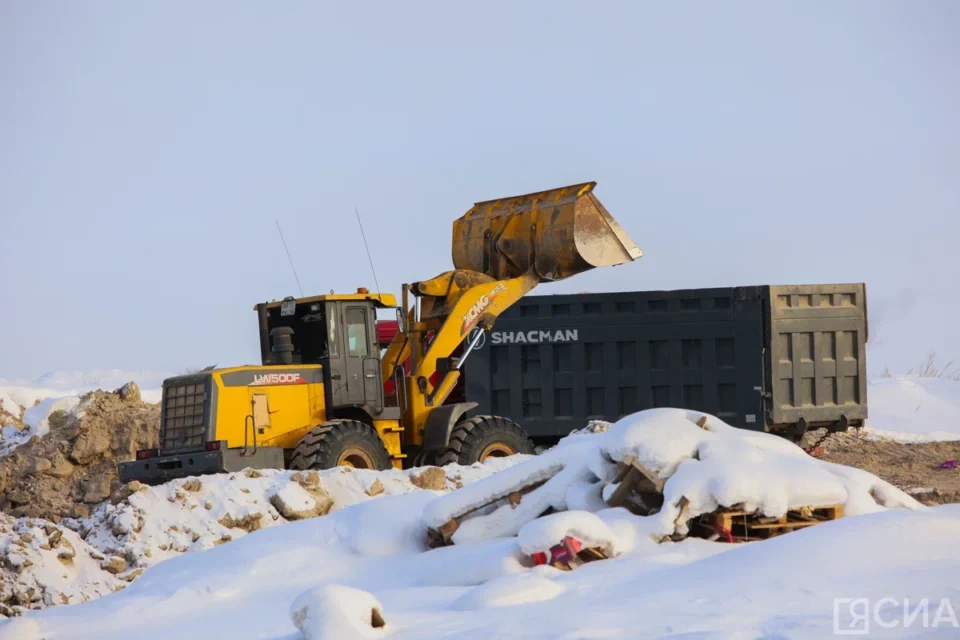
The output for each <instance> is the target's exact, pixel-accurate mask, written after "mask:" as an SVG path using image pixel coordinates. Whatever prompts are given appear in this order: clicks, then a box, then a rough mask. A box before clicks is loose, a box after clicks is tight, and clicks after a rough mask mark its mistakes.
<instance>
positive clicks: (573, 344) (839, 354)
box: [384, 283, 869, 445]
mask: <svg viewBox="0 0 960 640" xmlns="http://www.w3.org/2000/svg"><path fill="white" fill-rule="evenodd" d="M386 332H387V327H384V333H385V334H386ZM868 334H869V332H868V323H867V287H866V285H865V284H864V283H827V284H802V285H798V284H794V285H756V286H738V287H716V288H709V289H682V290H677V291H621V292H615V293H588V294H575V295H545V296H536V295H535V296H527V297H526V298H524V299H523V300H521V301H520V302H519V303H518V304H516V305H514V306H513V307H512V308H511V309H510V310H509V311H507V312H506V313H504V314H503V315H502V316H501V317H500V318H499V319H498V320H497V326H496V328H495V329H494V330H493V331H491V332H490V333H489V334H488V335H486V336H485V340H484V342H482V343H480V344H478V345H477V347H476V348H475V349H474V353H473V356H472V357H471V358H470V362H469V363H467V365H466V367H465V378H466V380H465V385H464V390H463V393H462V395H463V397H464V399H465V400H469V401H473V402H477V403H478V406H477V408H476V409H474V411H476V412H480V413H488V412H489V413H504V414H506V415H510V416H513V417H514V419H515V420H516V421H517V423H518V424H520V426H521V427H522V428H523V430H524V431H525V432H526V433H527V434H528V435H529V436H530V437H531V438H532V439H533V441H534V442H535V443H536V444H538V445H549V444H552V443H554V442H556V441H557V440H558V439H559V438H562V437H563V436H565V435H567V434H568V433H569V432H570V430H571V429H575V428H581V427H582V426H583V425H584V424H586V423H587V422H588V421H590V420H605V421H610V422H613V421H615V420H617V419H619V418H620V417H621V416H624V415H629V414H632V413H635V412H637V411H642V410H644V409H652V408H656V407H683V408H685V409H694V410H697V411H704V412H706V413H710V414H713V415H715V416H717V417H719V418H720V419H722V420H724V421H725V422H727V423H728V424H731V425H733V426H736V427H740V428H743V429H750V430H755V431H767V432H769V433H775V434H779V435H782V436H785V437H787V438H789V439H791V440H795V441H798V442H799V441H800V439H801V438H802V437H803V435H804V433H806V432H807V431H808V430H815V429H825V430H826V431H825V433H831V432H835V431H844V430H846V429H848V428H850V427H859V426H862V425H863V423H864V421H865V420H866V418H867V355H866V345H867V339H868V337H869V336H868Z"/></svg>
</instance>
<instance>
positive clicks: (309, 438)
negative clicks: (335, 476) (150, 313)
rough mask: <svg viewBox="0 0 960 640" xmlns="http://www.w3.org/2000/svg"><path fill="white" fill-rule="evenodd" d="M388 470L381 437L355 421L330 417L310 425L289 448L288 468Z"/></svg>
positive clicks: (389, 463) (388, 455)
mask: <svg viewBox="0 0 960 640" xmlns="http://www.w3.org/2000/svg"><path fill="white" fill-rule="evenodd" d="M333 467H353V468H355V469H379V470H384V469H392V468H393V464H392V463H391V461H390V454H389V453H388V452H387V448H386V447H385V446H383V440H381V439H380V436H379V435H378V434H377V432H376V430H374V428H373V427H371V426H370V425H367V424H364V423H362V422H359V421H358V420H330V421H329V422H324V423H323V424H321V425H320V426H318V427H314V428H313V429H312V430H311V431H310V432H308V433H307V434H306V435H305V436H303V437H302V438H300V442H298V443H297V446H296V447H295V448H294V450H293V455H292V456H291V457H290V468H291V469H298V470H303V469H332V468H333Z"/></svg>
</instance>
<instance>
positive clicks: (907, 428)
mask: <svg viewBox="0 0 960 640" xmlns="http://www.w3.org/2000/svg"><path fill="white" fill-rule="evenodd" d="M867 401H868V403H869V411H870V416H869V418H867V428H866V431H867V433H868V435H869V436H871V437H877V438H885V439H891V440H897V441H899V442H938V441H944V440H960V381H956V380H944V379H937V378H919V377H914V376H897V377H893V378H881V379H879V380H872V381H870V385H869V386H868V388H867Z"/></svg>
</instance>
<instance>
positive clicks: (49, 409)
mask: <svg viewBox="0 0 960 640" xmlns="http://www.w3.org/2000/svg"><path fill="white" fill-rule="evenodd" d="M7 397H9V396H7ZM79 404H80V398H78V397H77V396H66V397H62V398H60V397H54V398H47V399H46V400H43V401H41V402H40V403H39V404H37V405H35V406H32V407H30V408H29V409H27V410H26V411H25V412H24V413H23V424H24V428H23V429H17V428H16V427H15V426H12V425H8V426H6V427H3V429H2V430H0V457H2V456H5V455H8V454H9V453H10V452H11V451H13V450H14V449H16V448H17V447H19V446H20V445H22V444H24V443H26V442H29V441H30V439H31V438H34V437H37V436H44V435H46V434H47V433H48V432H49V431H50V423H49V421H48V420H49V418H50V414H51V413H53V412H54V411H63V412H65V413H70V412H72V411H73V410H74V409H76V408H77V405H79ZM14 415H15V414H14Z"/></svg>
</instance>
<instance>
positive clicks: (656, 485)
mask: <svg viewBox="0 0 960 640" xmlns="http://www.w3.org/2000/svg"><path fill="white" fill-rule="evenodd" d="M623 461H624V462H626V463H627V464H628V465H630V466H631V467H632V468H634V469H636V470H637V471H639V472H640V474H641V475H642V476H643V477H644V478H645V479H646V480H647V482H649V483H650V485H651V486H652V488H653V490H654V491H656V492H657V493H663V485H664V484H666V480H664V479H663V478H661V477H660V476H658V475H657V474H655V473H654V472H653V471H650V470H649V469H647V468H646V467H645V466H643V465H642V464H640V461H639V460H637V459H636V457H634V456H627V457H626V458H624V460H623Z"/></svg>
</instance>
